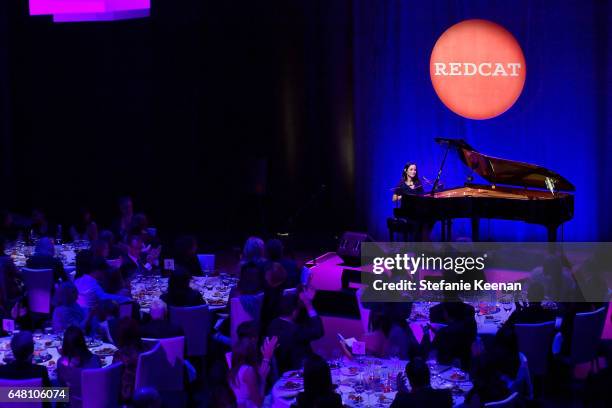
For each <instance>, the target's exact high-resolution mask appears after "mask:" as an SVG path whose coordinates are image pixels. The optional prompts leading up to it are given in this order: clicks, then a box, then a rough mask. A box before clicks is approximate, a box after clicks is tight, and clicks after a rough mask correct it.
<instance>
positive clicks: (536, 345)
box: [514, 321, 555, 376]
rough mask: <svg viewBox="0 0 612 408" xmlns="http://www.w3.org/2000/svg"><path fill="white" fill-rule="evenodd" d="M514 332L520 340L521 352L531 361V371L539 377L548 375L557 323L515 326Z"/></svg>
mask: <svg viewBox="0 0 612 408" xmlns="http://www.w3.org/2000/svg"><path fill="white" fill-rule="evenodd" d="M514 330H515V332H516V336H517V338H518V346H519V351H520V352H521V353H523V354H524V355H525V356H526V357H527V361H529V371H531V373H532V374H533V375H538V376H540V375H544V374H546V372H547V371H548V360H549V357H550V352H551V346H552V341H553V336H554V334H555V322H554V321H550V322H545V323H537V324H515V325H514Z"/></svg>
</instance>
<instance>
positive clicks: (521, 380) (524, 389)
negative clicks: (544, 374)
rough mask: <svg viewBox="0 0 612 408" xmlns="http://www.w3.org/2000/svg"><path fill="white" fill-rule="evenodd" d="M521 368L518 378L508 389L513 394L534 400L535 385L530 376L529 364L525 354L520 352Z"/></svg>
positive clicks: (512, 381)
mask: <svg viewBox="0 0 612 408" xmlns="http://www.w3.org/2000/svg"><path fill="white" fill-rule="evenodd" d="M519 360H520V362H521V365H520V366H519V369H518V372H517V374H516V378H515V379H513V380H511V381H510V383H509V384H508V389H509V390H510V391H512V392H518V393H519V395H520V396H521V397H523V398H527V399H533V383H532V382H531V375H530V374H529V363H528V360H527V357H526V356H525V354H523V353H521V352H519Z"/></svg>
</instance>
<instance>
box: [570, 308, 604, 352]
mask: <svg viewBox="0 0 612 408" xmlns="http://www.w3.org/2000/svg"><path fill="white" fill-rule="evenodd" d="M605 319H606V310H605V308H603V307H601V308H599V309H597V310H595V311H594V312H587V313H576V316H575V317H574V332H573V333H572V347H571V351H570V362H571V363H572V364H580V363H586V362H590V361H592V360H593V359H594V358H595V357H596V356H597V352H598V349H599V343H600V341H601V334H602V333H603V328H604V323H605Z"/></svg>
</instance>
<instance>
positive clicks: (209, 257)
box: [198, 254, 215, 273]
mask: <svg viewBox="0 0 612 408" xmlns="http://www.w3.org/2000/svg"><path fill="white" fill-rule="evenodd" d="M198 262H199V263H200V269H201V270H202V272H204V273H211V272H213V271H214V270H215V255H214V254H198Z"/></svg>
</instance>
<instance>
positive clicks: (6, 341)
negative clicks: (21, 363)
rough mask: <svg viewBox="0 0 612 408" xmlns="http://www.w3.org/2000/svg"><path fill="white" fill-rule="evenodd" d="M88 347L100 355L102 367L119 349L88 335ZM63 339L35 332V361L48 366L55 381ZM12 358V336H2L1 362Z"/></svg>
mask: <svg viewBox="0 0 612 408" xmlns="http://www.w3.org/2000/svg"><path fill="white" fill-rule="evenodd" d="M85 339H86V342H87V347H88V348H89V350H91V352H92V353H94V354H95V355H97V356H98V357H100V361H101V362H102V367H106V366H107V365H109V364H111V363H112V362H113V355H114V354H115V351H116V350H117V347H115V346H114V345H112V344H109V343H104V342H102V341H101V340H98V339H93V338H89V337H86V338H85ZM61 347H62V340H61V337H60V336H57V335H55V334H38V333H34V357H33V362H34V363H36V364H39V365H42V366H45V367H47V370H48V372H49V379H50V380H51V381H52V382H53V381H55V380H56V379H57V372H56V370H57V361H58V360H59V358H60V357H61V355H60V351H59V350H60V349H61ZM10 358H12V352H11V337H1V338H0V364H6V362H5V359H10Z"/></svg>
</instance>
